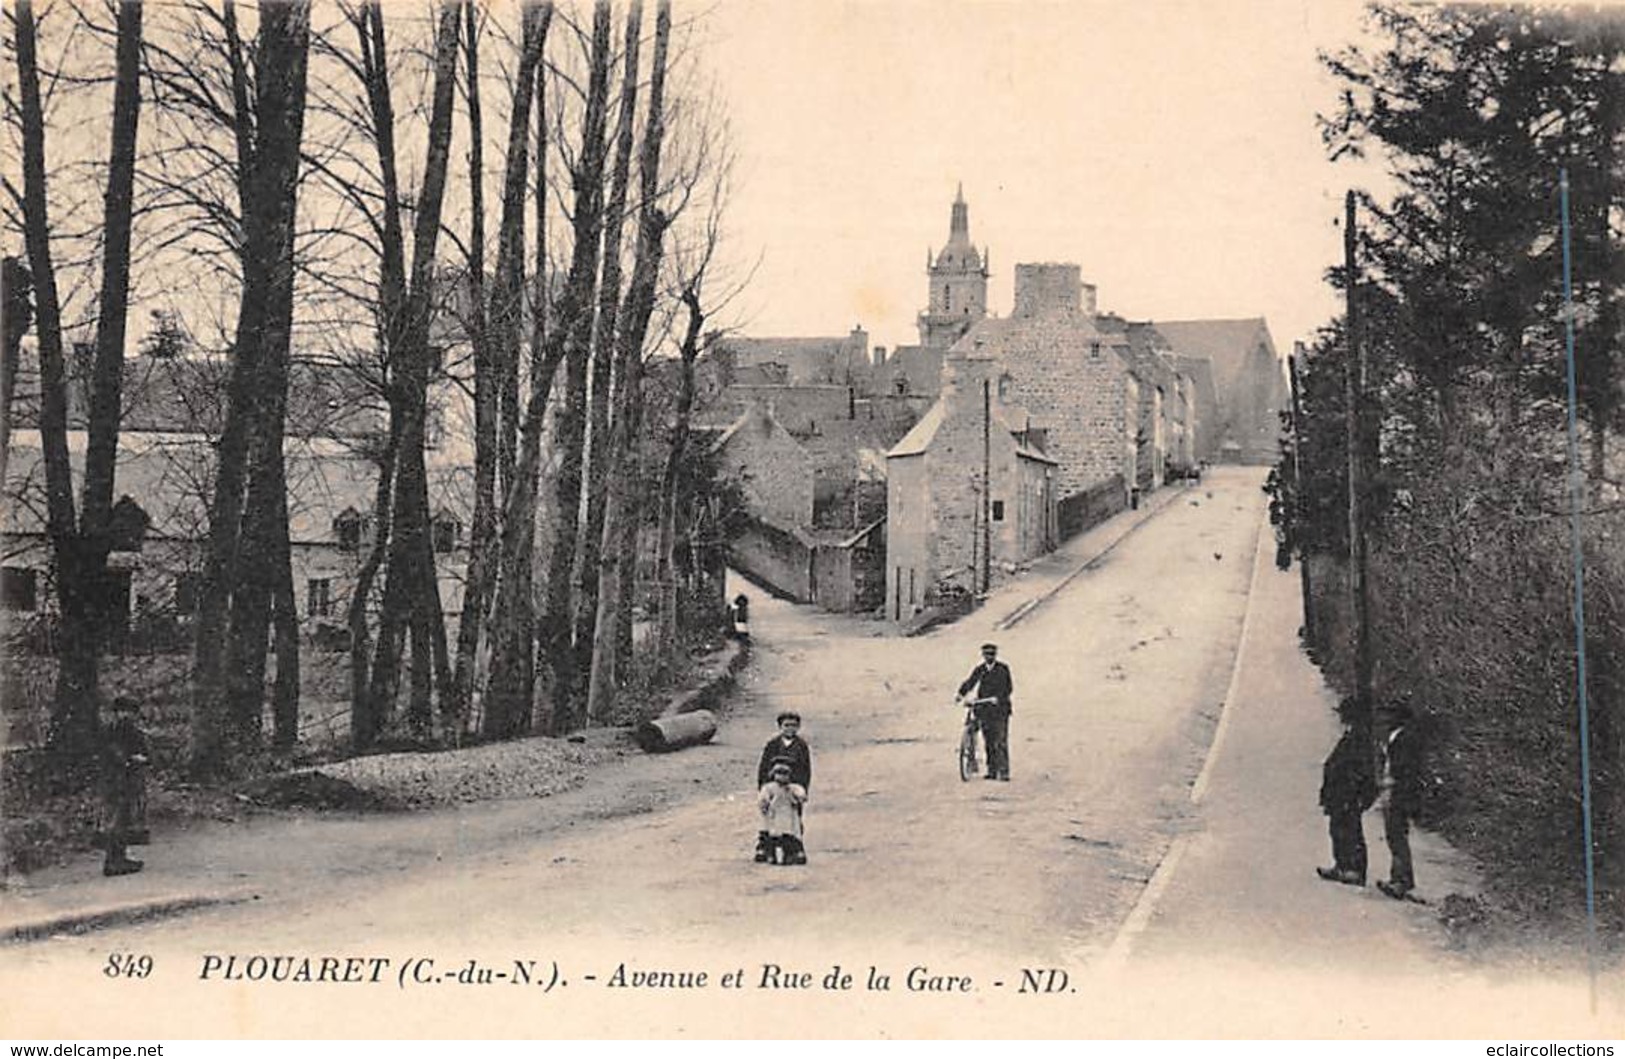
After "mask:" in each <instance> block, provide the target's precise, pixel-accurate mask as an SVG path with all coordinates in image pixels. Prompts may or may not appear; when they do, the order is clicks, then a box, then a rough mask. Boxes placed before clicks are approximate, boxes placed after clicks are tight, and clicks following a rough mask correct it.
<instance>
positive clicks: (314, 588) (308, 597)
mask: <svg viewBox="0 0 1625 1059" xmlns="http://www.w3.org/2000/svg"><path fill="white" fill-rule="evenodd" d="M305 612H306V613H307V614H309V615H310V616H311V617H312V618H325V617H327V616H328V615H330V614H332V613H333V579H332V578H330V577H313V578H311V579H310V580H308V581H306V582H305Z"/></svg>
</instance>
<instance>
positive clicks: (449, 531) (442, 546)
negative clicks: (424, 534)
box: [434, 515, 463, 555]
mask: <svg viewBox="0 0 1625 1059" xmlns="http://www.w3.org/2000/svg"><path fill="white" fill-rule="evenodd" d="M462 528H463V527H462V526H461V525H460V524H459V523H458V521H457V520H456V519H454V518H452V517H451V516H450V515H442V516H440V517H439V518H437V519H435V520H434V550H435V553H436V554H437V555H447V554H449V553H451V552H452V551H453V550H454V549H455V548H456V547H457V537H458V534H460V533H461V532H462Z"/></svg>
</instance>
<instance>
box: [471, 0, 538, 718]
mask: <svg viewBox="0 0 1625 1059" xmlns="http://www.w3.org/2000/svg"><path fill="white" fill-rule="evenodd" d="M552 22H553V7H552V5H551V4H542V5H538V4H534V3H531V4H527V5H526V7H525V9H524V16H523V19H522V29H521V32H520V56H519V68H518V71H517V74H518V76H517V78H516V80H515V82H514V94H513V108H512V113H511V115H510V120H509V124H508V149H507V162H506V167H505V170H504V173H503V181H502V219H501V222H500V227H499V230H498V237H497V289H496V291H495V292H494V295H493V298H492V310H491V318H492V321H491V322H492V330H493V332H494V340H493V346H494V349H493V357H492V359H493V361H494V362H495V365H496V368H497V370H496V377H497V381H498V383H499V385H498V393H497V397H498V398H499V399H500V407H499V409H498V415H497V418H498V420H499V422H500V423H501V426H500V428H499V437H498V439H497V449H498V454H497V455H498V458H497V464H498V476H499V479H500V481H499V486H500V488H501V490H502V494H503V497H504V518H503V526H502V538H501V539H502V540H504V541H506V539H507V538H508V536H509V535H510V534H512V533H514V532H519V531H520V530H519V527H517V526H513V525H510V522H509V520H510V518H511V517H512V515H511V507H509V506H508V503H507V501H508V498H510V497H511V496H512V495H513V494H514V493H515V492H517V489H516V486H515V474H516V470H515V462H516V455H515V454H516V446H517V440H518V427H517V423H516V419H517V417H518V414H519V389H518V388H519V349H520V331H521V326H520V325H521V323H522V321H523V317H524V290H525V264H524V256H525V187H526V177H527V172H528V170H529V168H530V114H531V103H532V100H533V99H534V98H535V97H536V93H537V92H538V91H539V90H540V87H539V86H540V85H541V80H542V79H541V77H540V74H539V70H540V65H541V58H542V54H543V51H544V50H545V48H546V45H547V33H548V29H549V28H550V27H551V25H552ZM538 120H545V116H544V115H541V114H540V113H538ZM538 196H539V197H540V198H542V199H544V200H545V196H546V191H545V188H542V187H539V188H538ZM539 237H540V236H539V235H538V238H539ZM536 311H537V312H540V311H541V309H540V308H538V309H537V310H536ZM527 518H528V519H529V520H530V521H527V523H526V527H525V532H524V536H525V539H526V541H528V540H529V539H530V538H529V534H528V530H529V527H530V525H532V524H533V520H534V510H532V511H531V512H530V513H529V515H528V516H527ZM496 544H497V537H496V534H495V533H494V532H493V534H492V538H491V541H490V545H491V546H489V547H488V548H487V549H486V552H485V553H484V554H482V556H481V569H482V575H481V578H482V582H483V583H484V584H485V585H487V586H488V585H489V582H490V576H489V573H488V571H489V570H490V569H491V565H490V564H491V562H492V561H494V560H497V559H498V558H499V556H500V554H501V548H499V547H497V546H496ZM529 554H530V549H529V545H528V544H527V545H526V547H525V556H526V560H525V561H526V563H527V565H526V567H525V568H524V569H523V570H521V569H519V568H517V567H514V566H511V565H509V564H508V563H507V562H505V561H504V562H502V563H501V567H500V569H499V571H498V575H497V587H496V592H495V598H494V600H493V602H494V604H495V608H494V609H495V613H494V615H493V617H492V625H493V628H492V630H491V633H490V639H491V669H490V686H489V687H488V688H487V689H486V695H485V709H484V712H483V716H482V718H481V724H482V729H483V731H484V732H485V734H486V735H489V736H494V737H498V738H504V737H507V736H511V735H513V734H515V733H517V732H518V731H520V730H522V729H523V727H524V724H525V722H526V721H528V719H529V716H530V700H531V691H532V688H533V686H534V685H533V680H532V677H533V673H534V663H533V655H532V649H531V623H530V615H531V610H530V570H529V567H528V562H529ZM482 602H484V601H483V600H482Z"/></svg>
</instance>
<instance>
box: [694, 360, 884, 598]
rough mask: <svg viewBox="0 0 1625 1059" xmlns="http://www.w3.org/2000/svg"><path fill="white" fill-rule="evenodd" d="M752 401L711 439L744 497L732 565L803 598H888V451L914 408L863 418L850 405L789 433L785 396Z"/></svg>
mask: <svg viewBox="0 0 1625 1059" xmlns="http://www.w3.org/2000/svg"><path fill="white" fill-rule="evenodd" d="M763 389H764V390H765V389H767V388H763ZM784 389H785V390H786V391H795V390H798V389H813V390H818V389H824V388H820V387H812V388H807V387H799V388H798V387H786V388H784ZM752 397H753V398H754V399H753V400H752V401H751V402H750V403H749V404H748V405H747V406H746V407H745V409H744V410H743V411H742V412H741V414H740V415H739V416H738V417H737V418H736V420H735V421H734V422H733V423H732V424H730V425H729V426H728V427H727V428H726V429H723V430H722V431H720V432H719V433H718V434H717V436H716V440H715V441H714V442H713V443H712V445H713V449H714V451H715V452H716V453H717V454H718V456H719V465H720V467H721V468H722V470H723V471H724V473H726V474H729V475H730V476H732V477H734V478H735V479H736V480H738V481H739V482H740V484H741V487H742V492H743V493H744V499H745V505H746V510H745V511H743V512H740V513H739V514H738V515H737V516H736V517H735V518H734V519H733V520H732V521H731V524H730V527H729V553H730V556H731V559H732V561H733V563H734V565H735V566H736V567H737V568H738V569H740V570H741V571H743V572H744V573H746V574H747V575H749V576H751V577H752V578H754V579H755V580H757V581H758V582H760V583H762V584H764V585H766V586H767V587H769V588H770V589H772V590H773V591H775V592H777V593H778V594H780V595H782V596H785V597H787V598H790V599H793V600H796V601H798V602H803V603H816V604H818V605H819V606H821V607H823V608H825V609H826V610H835V611H863V610H873V609H875V608H876V607H878V606H879V605H880V603H881V602H882V601H883V599H884V597H885V590H884V570H885V561H886V547H887V534H886V470H887V468H886V459H885V453H886V450H887V449H889V448H890V447H891V446H892V445H893V444H894V443H895V442H896V441H897V440H898V439H899V438H901V437H902V436H903V435H904V434H905V433H906V432H907V431H908V429H909V427H910V426H912V425H913V423H914V416H913V414H912V412H911V410H910V408H909V407H908V406H907V405H905V404H891V405H887V404H881V405H879V406H876V405H875V404H872V403H866V404H865V405H864V406H863V408H862V414H861V415H860V414H859V409H858V406H857V404H856V403H854V402H848V403H847V404H846V406H845V407H846V409H847V414H846V415H839V416H835V415H832V416H829V417H826V418H817V419H815V418H812V417H808V416H802V417H801V419H800V420H799V421H798V422H796V423H795V424H793V426H794V429H791V426H792V424H786V423H784V422H782V421H781V420H780V418H779V415H778V411H777V409H778V408H779V407H780V405H779V403H778V402H779V401H781V400H783V398H784V397H785V394H782V393H781V394H777V395H769V394H764V393H754V394H752Z"/></svg>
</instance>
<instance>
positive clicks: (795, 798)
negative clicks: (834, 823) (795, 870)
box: [757, 758, 807, 864]
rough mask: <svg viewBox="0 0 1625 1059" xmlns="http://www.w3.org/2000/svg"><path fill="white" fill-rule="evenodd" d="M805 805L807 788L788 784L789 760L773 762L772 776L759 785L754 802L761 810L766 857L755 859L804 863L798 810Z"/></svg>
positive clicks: (805, 861)
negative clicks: (765, 837)
mask: <svg viewBox="0 0 1625 1059" xmlns="http://www.w3.org/2000/svg"><path fill="white" fill-rule="evenodd" d="M806 802H807V788H805V787H803V786H802V785H801V784H799V783H792V782H791V781H790V759H789V758H779V759H778V760H776V761H774V762H773V771H772V776H771V778H769V779H768V781H767V782H766V783H764V784H763V785H762V792H761V795H760V796H759V797H758V798H757V803H758V804H759V805H760V806H761V810H762V832H763V833H764V834H765V835H766V836H767V846H766V851H767V856H766V858H763V857H761V856H760V855H758V856H757V860H758V861H761V862H763V863H767V864H774V863H778V864H805V863H807V849H806V847H805V846H803V845H802V843H801V807H802V806H803V805H805V804H806ZM776 855H778V856H776Z"/></svg>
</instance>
